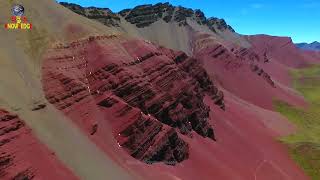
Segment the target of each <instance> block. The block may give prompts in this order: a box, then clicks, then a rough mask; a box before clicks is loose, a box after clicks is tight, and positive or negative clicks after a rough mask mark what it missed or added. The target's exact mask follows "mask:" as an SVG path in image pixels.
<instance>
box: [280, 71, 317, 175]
mask: <svg viewBox="0 0 320 180" xmlns="http://www.w3.org/2000/svg"><path fill="white" fill-rule="evenodd" d="M291 75H292V77H293V85H294V87H295V89H297V90H298V91H299V92H300V93H302V95H303V96H304V97H305V99H306V100H307V101H308V103H309V106H308V108H306V109H302V108H298V107H295V106H292V105H290V104H287V103H285V102H281V101H275V103H274V104H275V108H276V110H277V111H278V112H280V113H281V114H282V115H284V116H286V117H287V118H288V119H289V120H290V121H291V122H293V123H294V124H295V125H296V126H297V128H298V129H297V132H296V133H295V134H292V135H290V136H287V137H283V138H281V141H282V142H283V143H285V144H287V145H288V147H289V152H290V155H291V157H292V158H293V159H294V160H295V161H296V162H297V163H298V164H299V165H300V166H301V167H302V168H303V169H304V170H305V172H306V173H307V174H308V175H309V176H310V177H311V178H312V179H315V180H316V179H317V180H319V179H320V66H319V65H315V66H312V67H309V68H305V69H299V70H293V71H292V72H291Z"/></svg>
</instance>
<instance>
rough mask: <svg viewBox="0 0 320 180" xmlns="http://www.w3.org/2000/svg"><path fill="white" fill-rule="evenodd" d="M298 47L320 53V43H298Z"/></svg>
mask: <svg viewBox="0 0 320 180" xmlns="http://www.w3.org/2000/svg"><path fill="white" fill-rule="evenodd" d="M296 46H297V47H298V48H300V49H305V50H313V51H320V43H319V42H317V41H315V42H313V43H309V44H308V43H298V44H296Z"/></svg>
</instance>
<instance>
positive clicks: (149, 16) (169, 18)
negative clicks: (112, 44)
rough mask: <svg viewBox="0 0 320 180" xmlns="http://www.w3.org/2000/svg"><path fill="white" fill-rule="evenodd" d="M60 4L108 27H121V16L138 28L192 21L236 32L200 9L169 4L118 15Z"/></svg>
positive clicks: (107, 10) (139, 7)
mask: <svg viewBox="0 0 320 180" xmlns="http://www.w3.org/2000/svg"><path fill="white" fill-rule="evenodd" d="M60 4H61V5H63V6H65V7H67V8H68V9H70V10H72V11H74V12H75V13H77V14H80V15H82V16H85V17H87V18H90V19H94V20H97V21H99V22H101V23H103V24H105V25H107V26H116V27H119V26H121V25H120V24H121V20H120V16H122V17H123V18H124V19H125V20H126V21H127V22H129V23H131V24H134V25H136V26H137V28H144V27H148V26H149V25H151V24H153V23H155V22H157V21H159V20H163V21H165V22H166V23H169V22H172V23H177V24H178V25H179V26H186V25H188V23H187V19H191V20H194V21H195V22H197V23H198V24H200V25H204V26H208V28H209V29H211V30H212V31H213V32H217V31H216V29H218V30H220V31H226V30H230V31H232V32H235V31H234V29H233V28H232V27H231V26H230V25H228V24H227V23H226V22H225V20H224V19H219V18H215V17H212V18H209V19H207V18H206V17H205V15H204V13H203V12H202V11H201V10H199V9H196V10H193V9H190V8H185V7H182V6H173V5H171V4H170V3H168V2H167V3H157V4H154V5H152V4H146V5H140V6H136V7H134V8H133V9H124V10H122V11H120V12H119V13H118V14H116V13H113V12H112V11H111V10H110V9H108V8H97V7H86V8H85V7H81V6H79V5H77V4H73V3H65V2H61V3H60Z"/></svg>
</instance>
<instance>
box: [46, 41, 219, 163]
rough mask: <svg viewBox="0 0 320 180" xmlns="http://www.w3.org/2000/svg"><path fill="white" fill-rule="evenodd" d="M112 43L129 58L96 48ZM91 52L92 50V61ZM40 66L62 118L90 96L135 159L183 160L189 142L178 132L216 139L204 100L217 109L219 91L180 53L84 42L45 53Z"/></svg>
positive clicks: (140, 43)
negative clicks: (117, 125) (113, 122)
mask: <svg viewBox="0 0 320 180" xmlns="http://www.w3.org/2000/svg"><path fill="white" fill-rule="evenodd" d="M113 39H114V40H113ZM119 41H120V42H122V43H121V44H114V46H116V47H118V46H122V47H123V48H124V49H125V50H126V52H127V53H128V55H129V56H123V55H121V56H119V57H122V58H123V59H118V58H116V59H113V58H112V57H114V58H115V57H117V56H116V55H117V54H113V53H115V52H109V51H110V50H108V49H107V47H104V46H103V45H102V44H104V43H106V42H110V43H115V42H119ZM90 48H93V49H95V50H94V52H95V55H94V58H92V57H91V56H92V54H89V53H88V49H90ZM57 52H59V53H58V55H57ZM71 52H77V54H70V53H71ZM107 52H109V53H107ZM105 53H107V54H109V55H108V56H105V55H104V54H105ZM59 54H61V55H59ZM67 54H69V55H67ZM62 67H63V68H62ZM43 69H44V70H43V71H44V77H43V85H44V91H45V94H46V98H47V99H48V101H49V102H50V103H52V104H53V105H55V106H56V107H57V108H58V109H60V110H63V111H64V112H65V113H67V114H68V113H70V112H73V111H76V107H77V106H79V104H83V103H85V102H86V101H88V100H89V99H90V98H92V97H94V99H96V104H97V106H100V107H102V109H106V111H107V109H111V110H113V111H116V113H115V117H114V118H115V119H117V121H118V123H120V124H123V125H122V126H121V128H114V131H115V135H116V139H117V140H118V142H119V145H120V146H121V147H123V148H125V149H126V150H127V152H128V153H129V154H130V155H131V156H133V157H135V158H136V159H139V160H142V161H144V162H154V161H155V162H157V161H162V162H166V163H167V162H181V161H182V160H184V159H186V158H187V157H188V145H187V144H186V143H185V142H184V141H183V140H182V139H180V138H179V133H181V134H184V135H187V136H190V137H192V132H193V131H194V132H196V133H198V134H199V135H201V136H203V137H209V138H211V139H213V140H215V134H214V130H213V127H212V126H211V125H210V124H209V123H208V120H207V119H208V117H209V111H210V109H209V107H207V106H206V105H205V104H204V102H203V98H204V96H205V95H206V94H207V95H209V96H211V97H212V99H213V100H214V102H215V103H216V104H217V105H218V106H220V107H221V108H222V109H224V101H223V93H222V92H221V91H219V90H218V89H217V88H216V87H215V86H214V84H213V83H212V81H211V80H210V78H209V76H208V74H207V73H206V71H205V70H204V69H203V68H202V67H201V65H200V64H199V61H197V60H196V59H194V58H191V57H188V56H187V55H186V54H185V53H182V52H176V51H172V50H169V49H165V48H160V47H156V46H154V45H152V44H149V43H146V42H144V41H138V40H131V41H126V40H125V41H124V40H121V37H109V36H105V37H91V38H89V40H83V41H81V42H76V43H71V44H69V45H64V46H60V47H59V48H58V49H52V51H51V52H50V53H48V58H47V59H46V63H45V65H44V67H43ZM68 72H77V73H76V74H78V78H77V79H75V78H71V77H68V76H67V74H68ZM122 119H127V121H124V122H122ZM79 125H80V126H82V125H81V124H79ZM90 126H91V127H90V128H87V129H88V132H87V133H88V134H91V135H95V134H96V133H98V132H99V131H101V129H100V127H99V125H98V124H96V123H92V124H91V125H90ZM124 127H125V128H124ZM177 130H178V132H179V133H177V132H176V131H177ZM102 131H103V130H102Z"/></svg>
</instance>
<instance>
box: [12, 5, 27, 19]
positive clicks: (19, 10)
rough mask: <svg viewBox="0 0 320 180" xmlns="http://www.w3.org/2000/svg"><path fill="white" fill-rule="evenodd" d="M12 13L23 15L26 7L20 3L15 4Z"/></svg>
mask: <svg viewBox="0 0 320 180" xmlns="http://www.w3.org/2000/svg"><path fill="white" fill-rule="evenodd" d="M12 14H13V15H14V16H23V14H24V7H23V6H22V5H20V4H17V5H14V6H13V7H12Z"/></svg>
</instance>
